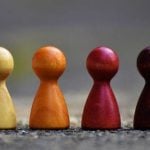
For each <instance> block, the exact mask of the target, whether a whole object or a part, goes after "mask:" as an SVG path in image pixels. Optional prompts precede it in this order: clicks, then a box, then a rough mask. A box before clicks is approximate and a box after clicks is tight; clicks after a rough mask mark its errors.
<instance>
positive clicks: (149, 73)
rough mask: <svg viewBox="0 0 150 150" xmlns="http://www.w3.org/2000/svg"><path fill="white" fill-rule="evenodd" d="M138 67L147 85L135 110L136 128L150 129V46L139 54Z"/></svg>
mask: <svg viewBox="0 0 150 150" xmlns="http://www.w3.org/2000/svg"><path fill="white" fill-rule="evenodd" d="M137 68H138V70H139V72H140V74H141V75H142V76H143V77H144V79H145V86H144V89H143V91H142V93H141V96H140V98H139V101H138V103H137V107H136V110H135V115H134V128H136V129H150V47H147V48H145V49H144V50H142V51H141V53H140V54H139V56H138V58H137Z"/></svg>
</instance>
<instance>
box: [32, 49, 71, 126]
mask: <svg viewBox="0 0 150 150" xmlns="http://www.w3.org/2000/svg"><path fill="white" fill-rule="evenodd" d="M32 67H33V69H34V71H35V73H36V74H37V75H38V77H39V78H40V80H41V83H40V86H39V89H38V91H37V93H36V96H35V98H34V102H33V105H32V109H31V114H30V122H29V126H30V128H32V129H66V128H68V127H69V115H68V110H67V105H66V103H65V99H64V96H63V94H62V92H61V90H60V88H59V86H58V84H57V80H58V78H59V76H60V75H61V74H62V73H63V72H64V69H65V67H66V59H65V56H64V55H63V53H62V52H61V51H60V50H58V49H57V48H55V47H50V46H49V47H43V48H41V49H39V50H38V51H37V52H36V53H35V55H34V57H33V60H32Z"/></svg>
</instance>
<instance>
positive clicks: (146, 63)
mask: <svg viewBox="0 0 150 150" xmlns="http://www.w3.org/2000/svg"><path fill="white" fill-rule="evenodd" d="M137 68H138V70H139V72H140V74H141V75H142V76H143V77H144V78H145V79H146V80H150V47H146V48H145V49H143V50H142V51H141V52H140V53H139V55H138V58H137Z"/></svg>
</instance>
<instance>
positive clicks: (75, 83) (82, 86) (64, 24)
mask: <svg viewBox="0 0 150 150" xmlns="http://www.w3.org/2000/svg"><path fill="white" fill-rule="evenodd" d="M149 6H150V1H149V0H134V1H131V0H112V1H111V0H76V1H75V0H1V1H0V46H2V47H5V48H7V49H9V50H10V51H11V53H12V54H13V56H14V61H15V68H14V71H13V73H12V75H11V76H10V77H9V79H8V82H7V83H8V88H9V91H10V93H11V95H12V97H13V99H14V102H15V103H16V105H17V104H18V103H20V104H24V103H25V106H27V101H28V102H30V103H29V104H28V107H29V106H30V105H31V103H32V100H33V97H34V95H35V92H36V90H37V88H38V85H39V80H38V78H37V77H36V76H35V74H34V72H33V71H32V67H31V60H32V56H33V54H34V52H35V51H36V50H37V49H38V48H39V47H41V46H45V45H55V46H56V47H58V48H59V49H61V50H62V51H63V52H64V53H65V55H66V57H67V61H68V65H67V69H66V71H65V73H64V74H63V76H62V77H61V78H60V80H59V81H60V82H59V83H60V86H61V88H62V90H63V92H64V94H65V96H66V101H67V102H68V103H69V104H72V103H74V104H75V103H77V105H80V106H83V104H84V103H85V101H86V98H87V96H88V93H89V91H90V89H91V87H92V80H91V77H90V76H89V75H88V73H87V71H86V67H85V62H86V57H87V55H88V53H89V52H90V51H91V50H92V49H93V48H95V47H97V46H101V45H105V46H108V47H110V48H112V49H113V50H114V51H116V52H117V53H118V55H119V58H120V68H119V72H118V74H117V75H116V76H115V77H114V79H113V80H112V87H113V89H114V92H115V95H116V97H117V100H118V103H119V105H120V107H121V111H122V115H124V113H126V114H128V113H130V112H134V108H135V105H136V102H137V100H138V97H139V95H140V93H141V90H142V88H143V86H144V80H143V79H142V77H141V76H140V74H139V73H138V71H137V68H136V59H137V56H138V54H139V52H140V51H141V50H142V49H143V48H145V47H146V46H148V45H150V10H149ZM75 107H76V108H77V106H76V105H75ZM81 109H82V107H81ZM124 109H126V111H123V110H124ZM81 111H82V110H81ZM131 114H132V113H131Z"/></svg>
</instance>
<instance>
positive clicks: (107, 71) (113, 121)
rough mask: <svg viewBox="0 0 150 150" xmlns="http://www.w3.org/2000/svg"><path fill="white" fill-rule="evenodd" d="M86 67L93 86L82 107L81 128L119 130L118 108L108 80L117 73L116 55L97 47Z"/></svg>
mask: <svg viewBox="0 0 150 150" xmlns="http://www.w3.org/2000/svg"><path fill="white" fill-rule="evenodd" d="M86 66H87V70H88V72H89V74H90V75H91V76H92V78H93V80H94V85H93V87H92V89H91V92H90V94H89V96H88V98H87V101H86V104H85V107H84V111H83V115H82V128H83V129H89V130H90V129H91V130H96V129H101V130H105V129H107V130H109V129H118V128H120V126H121V123H120V113H119V108H118V105H117V102H116V98H115V96H114V94H113V91H112V89H111V87H110V80H111V79H112V78H113V76H114V75H115V74H116V73H117V71H118V66H119V60H118V56H117V54H116V53H115V52H113V51H112V50H111V49H110V48H107V47H97V48H95V49H94V50H93V51H92V52H91V53H90V54H89V56H88V58H87V62H86Z"/></svg>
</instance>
